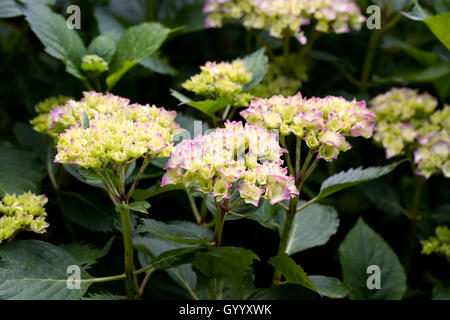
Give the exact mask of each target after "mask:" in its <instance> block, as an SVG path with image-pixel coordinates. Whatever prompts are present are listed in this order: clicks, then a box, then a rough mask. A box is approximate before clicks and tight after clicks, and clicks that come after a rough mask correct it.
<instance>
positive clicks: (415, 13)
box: [401, 2, 431, 21]
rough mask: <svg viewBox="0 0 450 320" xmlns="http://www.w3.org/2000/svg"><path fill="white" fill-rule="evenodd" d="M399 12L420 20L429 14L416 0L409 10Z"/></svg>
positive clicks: (409, 17)
mask: <svg viewBox="0 0 450 320" xmlns="http://www.w3.org/2000/svg"><path fill="white" fill-rule="evenodd" d="M401 14H402V15H404V16H405V17H407V18H408V19H411V20H414V21H422V20H424V19H426V18H428V17H430V16H431V13H430V12H428V10H426V9H424V8H422V6H421V5H420V4H419V3H417V2H416V3H415V4H414V6H413V8H412V10H411V11H408V12H406V11H402V12H401Z"/></svg>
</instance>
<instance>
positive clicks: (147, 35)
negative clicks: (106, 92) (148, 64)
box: [106, 22, 170, 90]
mask: <svg viewBox="0 0 450 320" xmlns="http://www.w3.org/2000/svg"><path fill="white" fill-rule="evenodd" d="M169 32H170V29H168V28H166V27H164V26H163V25H161V24H159V23H147V22H146V23H142V24H140V25H137V26H134V27H131V28H129V29H127V31H125V32H124V33H123V34H122V36H121V37H120V39H119V41H118V43H117V50H116V54H115V56H114V58H113V60H112V61H111V66H110V72H109V76H108V78H107V79H106V83H107V84H108V88H109V89H110V90H111V89H112V88H113V87H114V85H115V84H116V83H117V82H118V81H119V80H120V78H121V77H122V76H123V75H124V74H125V73H126V72H128V70H130V69H131V68H132V67H133V66H135V65H136V64H138V63H140V62H141V61H142V60H144V59H145V58H146V57H148V56H149V55H151V54H152V53H154V52H155V51H156V50H158V49H159V47H160V46H161V45H162V43H163V42H164V41H165V40H166V38H167V36H168V34H169Z"/></svg>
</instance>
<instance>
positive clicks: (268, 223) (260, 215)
mask: <svg viewBox="0 0 450 320" xmlns="http://www.w3.org/2000/svg"><path fill="white" fill-rule="evenodd" d="M247 208H249V209H250V210H245V208H244V210H245V211H243V212H242V211H240V212H239V211H238V210H235V209H233V210H231V211H232V212H238V213H239V214H240V215H241V217H242V218H246V219H250V220H254V221H257V222H258V223H259V224H260V225H262V226H263V227H266V228H269V229H272V230H279V229H281V227H282V226H283V224H284V220H285V218H286V212H285V211H284V209H283V208H281V207H280V206H278V205H271V204H270V202H269V200H267V199H262V201H260V203H259V204H258V206H257V207H255V206H253V205H249V206H248V207H247ZM235 219H239V218H238V217H236V216H233V215H232V214H229V215H227V220H235Z"/></svg>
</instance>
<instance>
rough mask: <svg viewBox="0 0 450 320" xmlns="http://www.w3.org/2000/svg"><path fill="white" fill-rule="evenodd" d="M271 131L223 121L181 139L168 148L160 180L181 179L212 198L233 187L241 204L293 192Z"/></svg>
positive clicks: (227, 195)
mask: <svg viewBox="0 0 450 320" xmlns="http://www.w3.org/2000/svg"><path fill="white" fill-rule="evenodd" d="M284 152H287V151H286V150H284V149H282V148H281V147H280V145H279V143H278V140H277V137H276V135H275V134H274V133H270V132H269V131H267V130H265V129H264V128H261V127H258V126H255V125H250V124H246V125H243V124H242V122H229V121H228V122H226V123H225V128H218V129H216V130H215V131H214V132H212V133H210V134H208V135H199V136H197V137H196V138H195V139H193V140H183V141H182V142H181V143H179V144H178V145H177V146H176V147H175V148H174V149H173V151H172V153H171V155H170V158H169V161H168V162H167V165H166V167H165V169H166V170H167V172H166V173H165V174H164V176H163V179H162V183H161V185H162V186H164V185H166V184H177V183H183V184H184V185H185V186H186V187H189V186H195V187H196V189H197V190H198V191H201V192H203V193H205V194H210V195H211V196H213V197H215V198H216V200H218V201H220V200H222V199H228V198H230V192H231V189H232V187H233V186H236V188H237V189H238V190H239V193H240V196H241V197H242V198H243V199H244V200H245V202H246V203H250V204H253V205H255V206H256V205H257V204H258V202H259V200H260V198H261V197H263V198H267V199H269V200H270V202H271V203H272V204H274V203H276V202H279V201H282V200H284V199H290V198H292V197H294V196H295V195H297V194H298V191H297V189H296V187H295V183H294V178H293V177H291V176H288V175H287V169H286V168H283V167H282V164H283V160H281V156H282V154H283V153H284Z"/></svg>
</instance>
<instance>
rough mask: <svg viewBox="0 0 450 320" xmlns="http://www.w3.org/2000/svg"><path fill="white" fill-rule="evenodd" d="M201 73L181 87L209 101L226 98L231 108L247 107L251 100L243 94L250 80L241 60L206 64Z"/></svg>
mask: <svg viewBox="0 0 450 320" xmlns="http://www.w3.org/2000/svg"><path fill="white" fill-rule="evenodd" d="M200 69H201V72H200V73H199V74H196V75H194V76H192V77H191V78H190V79H189V80H187V81H185V82H184V83H183V84H182V86H183V88H185V89H186V90H188V91H192V92H194V93H195V94H197V95H200V96H204V97H207V98H210V99H217V98H227V99H230V100H231V101H232V104H233V106H237V107H240V106H247V105H248V102H249V101H250V100H251V99H252V98H253V96H252V95H250V94H248V93H243V92H242V89H243V87H244V85H245V84H246V83H248V82H250V81H251V80H252V73H250V72H248V71H247V69H246V67H245V63H244V61H243V60H234V61H233V62H231V63H229V62H220V63H216V62H207V63H206V64H205V65H204V66H201V67H200Z"/></svg>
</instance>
